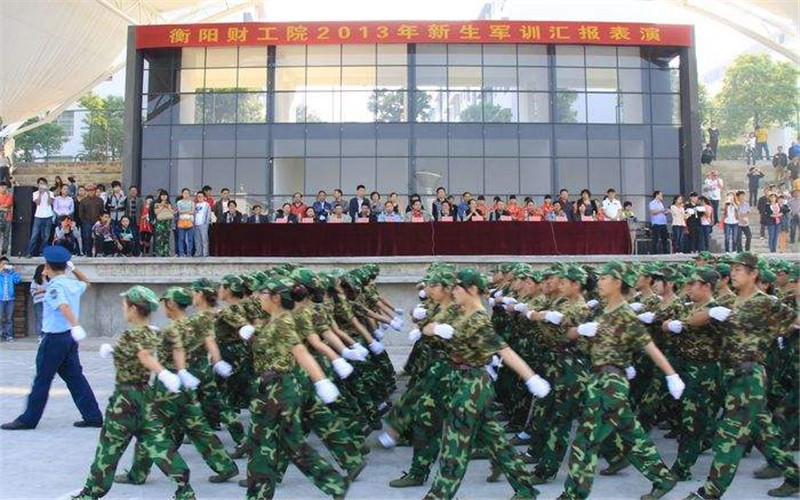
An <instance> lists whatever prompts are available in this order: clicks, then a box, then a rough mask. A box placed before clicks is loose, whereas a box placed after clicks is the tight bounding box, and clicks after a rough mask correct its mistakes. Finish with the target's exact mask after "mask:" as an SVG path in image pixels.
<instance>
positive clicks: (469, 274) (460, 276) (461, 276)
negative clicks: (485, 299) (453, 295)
mask: <svg viewBox="0 0 800 500" xmlns="http://www.w3.org/2000/svg"><path fill="white" fill-rule="evenodd" d="M456 284H457V285H459V286H461V287H463V288H469V287H471V286H473V285H474V286H476V287H478V291H479V292H483V291H484V290H486V287H488V286H489V279H488V278H486V276H484V275H483V274H481V273H480V272H478V271H477V270H476V269H474V268H472V267H465V268H463V269H460V270H459V271H458V273H456Z"/></svg>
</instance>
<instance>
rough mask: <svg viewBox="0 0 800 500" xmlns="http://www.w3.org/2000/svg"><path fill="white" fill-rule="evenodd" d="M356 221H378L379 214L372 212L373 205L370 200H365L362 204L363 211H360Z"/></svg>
mask: <svg viewBox="0 0 800 500" xmlns="http://www.w3.org/2000/svg"><path fill="white" fill-rule="evenodd" d="M355 222H357V223H367V222H378V218H377V216H376V215H375V214H373V213H372V206H371V205H370V203H369V201H368V200H367V201H364V202H363V203H362V204H361V211H360V212H358V216H357V217H356V220H355Z"/></svg>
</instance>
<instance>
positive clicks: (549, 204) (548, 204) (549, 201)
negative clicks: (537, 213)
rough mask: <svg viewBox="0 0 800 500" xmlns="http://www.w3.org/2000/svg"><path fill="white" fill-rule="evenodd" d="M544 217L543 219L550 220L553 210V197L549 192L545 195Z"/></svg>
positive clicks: (543, 204)
mask: <svg viewBox="0 0 800 500" xmlns="http://www.w3.org/2000/svg"><path fill="white" fill-rule="evenodd" d="M541 210H542V219H543V220H550V219H549V216H550V212H552V211H553V197H552V196H550V195H549V194H548V195H546V196H545V197H544V203H542V208H541Z"/></svg>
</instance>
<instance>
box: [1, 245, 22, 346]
mask: <svg viewBox="0 0 800 500" xmlns="http://www.w3.org/2000/svg"><path fill="white" fill-rule="evenodd" d="M21 280H22V276H20V275H19V273H17V272H16V271H14V266H12V265H11V264H10V263H9V262H8V258H7V257H6V256H5V255H3V256H2V257H0V325H2V335H3V341H4V342H12V341H13V340H14V298H15V295H16V294H15V290H14V285H16V284H17V283H19V282H20V281H21Z"/></svg>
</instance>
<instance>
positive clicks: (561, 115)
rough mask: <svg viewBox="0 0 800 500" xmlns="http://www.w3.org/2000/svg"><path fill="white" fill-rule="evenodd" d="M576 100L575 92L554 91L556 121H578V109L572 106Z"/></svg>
mask: <svg viewBox="0 0 800 500" xmlns="http://www.w3.org/2000/svg"><path fill="white" fill-rule="evenodd" d="M577 100H578V94H576V93H575V92H558V93H556V117H555V122H556V123H578V110H577V109H575V108H574V107H573V104H575V102H576V101H577Z"/></svg>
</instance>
